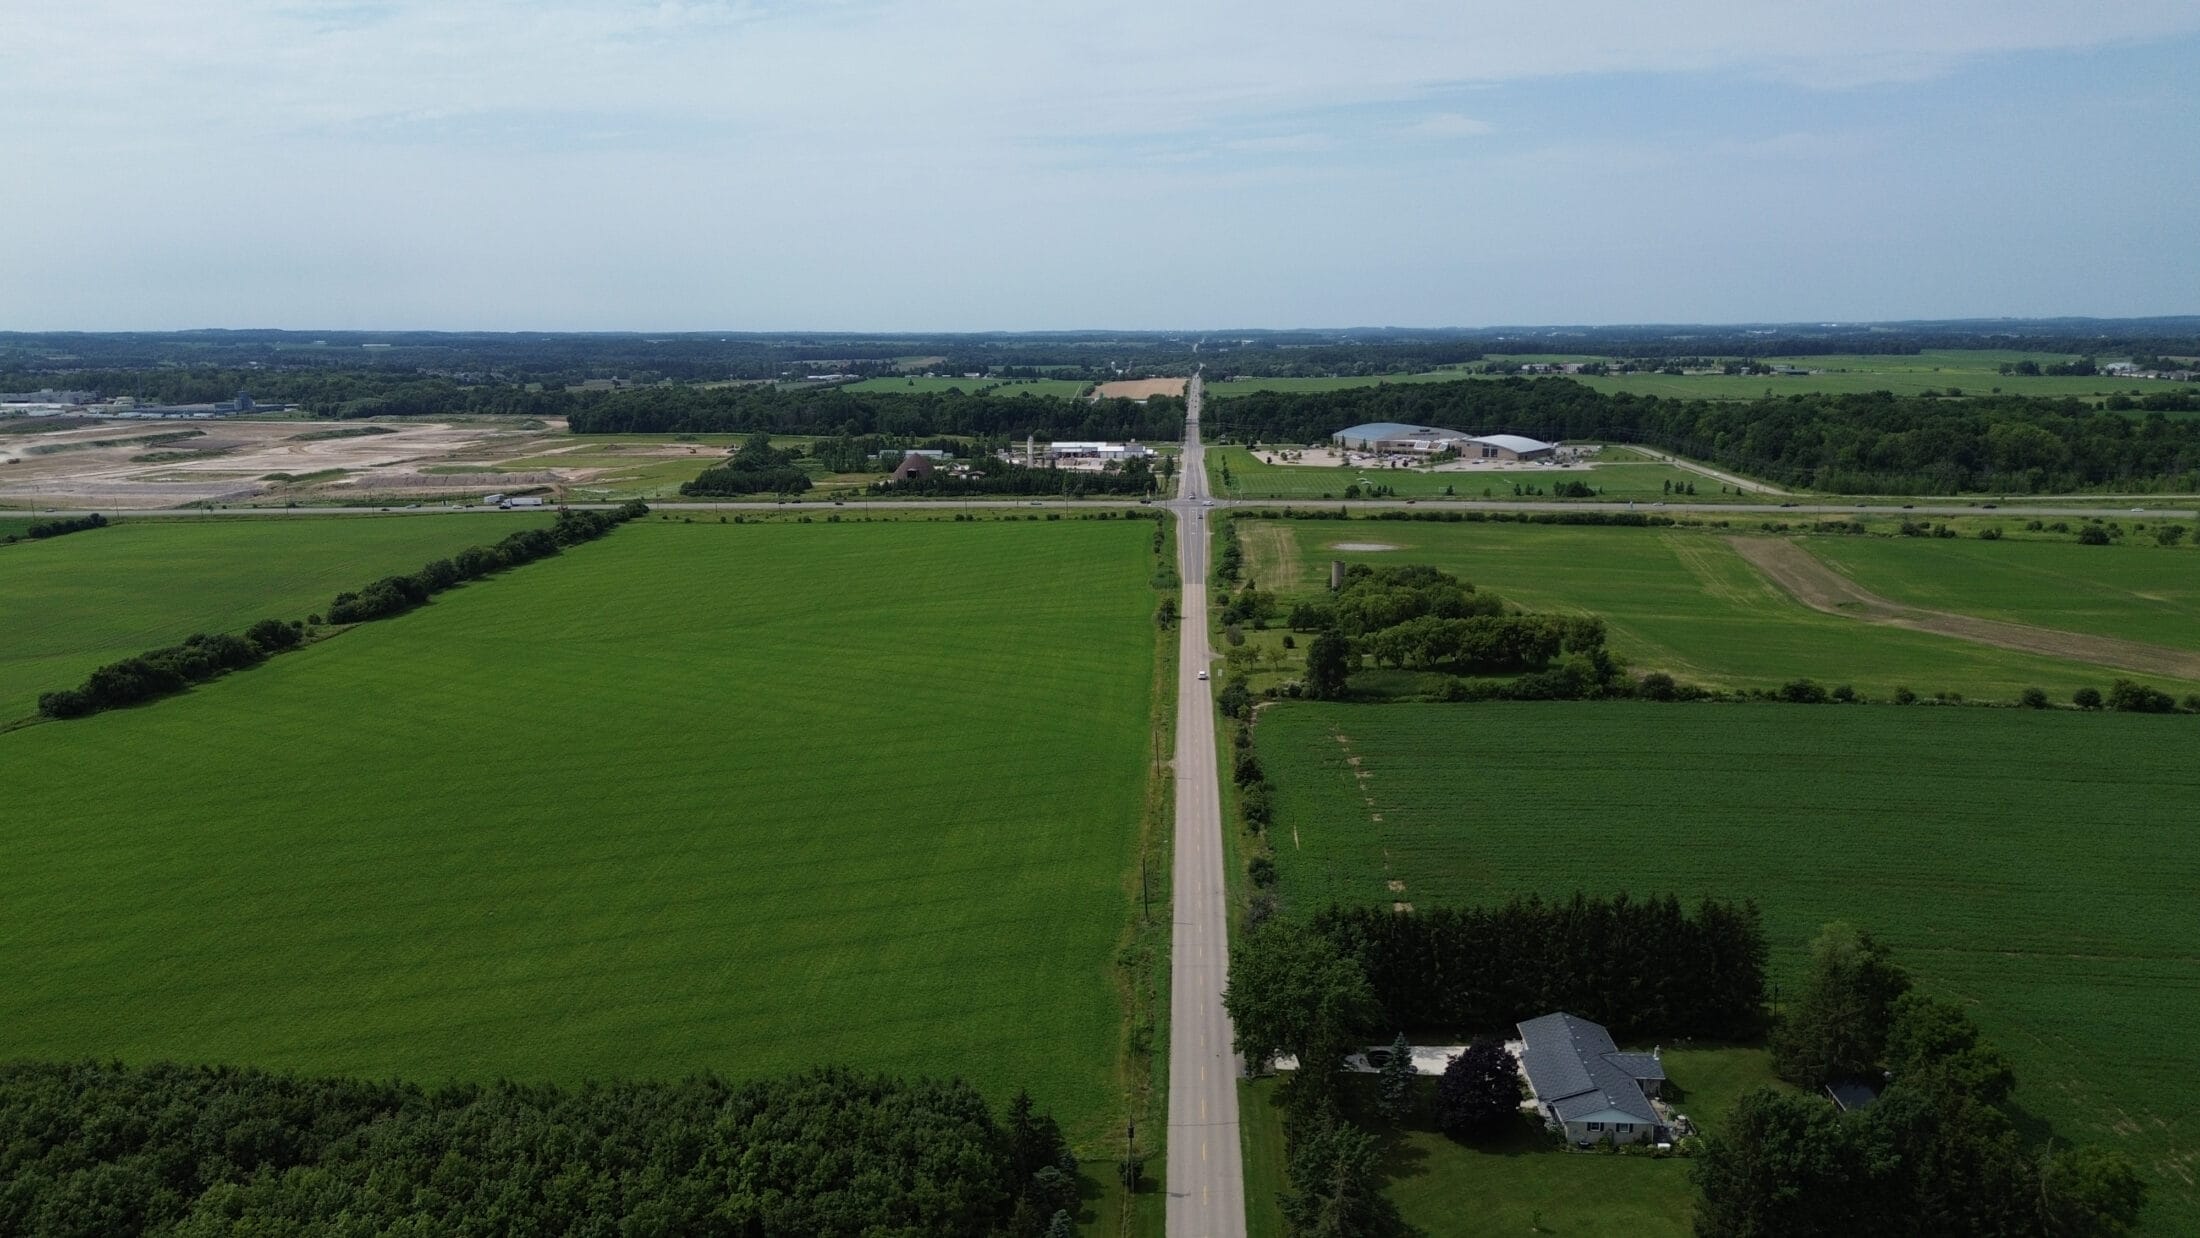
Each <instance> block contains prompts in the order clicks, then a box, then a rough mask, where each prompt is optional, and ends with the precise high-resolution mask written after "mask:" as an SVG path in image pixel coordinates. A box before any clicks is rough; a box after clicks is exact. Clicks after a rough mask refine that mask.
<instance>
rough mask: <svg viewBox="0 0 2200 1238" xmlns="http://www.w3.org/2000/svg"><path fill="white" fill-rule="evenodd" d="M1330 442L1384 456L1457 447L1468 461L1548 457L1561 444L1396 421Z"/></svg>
mask: <svg viewBox="0 0 2200 1238" xmlns="http://www.w3.org/2000/svg"><path fill="white" fill-rule="evenodd" d="M1329 441H1330V442H1332V443H1335V444H1336V445H1337V446H1339V447H1342V448H1345V449H1346V450H1349V451H1370V452H1375V453H1377V454H1381V455H1415V456H1433V455H1436V454H1437V453H1439V452H1443V451H1450V450H1454V449H1456V450H1457V451H1458V452H1459V454H1460V456H1461V457H1463V458H1465V459H1468V460H1490V461H1499V462H1503V461H1514V460H1548V459H1550V458H1551V457H1552V456H1554V455H1556V454H1557V452H1558V444H1556V443H1546V442H1543V441H1542V440H1540V439H1532V438H1527V437H1524V436H1522V435H1518V434H1481V435H1475V434H1468V433H1467V432H1466V431H1464V430H1446V429H1443V428H1442V427H1439V426H1409V425H1406V424H1405V423H1403V422H1397V421H1371V422H1368V423H1367V424H1365V425H1357V426H1352V427H1349V428H1347V429H1343V430H1339V431H1337V432H1336V433H1335V434H1332V435H1330V436H1329Z"/></svg>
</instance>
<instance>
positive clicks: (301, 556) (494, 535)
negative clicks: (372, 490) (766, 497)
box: [0, 512, 550, 725]
mask: <svg viewBox="0 0 2200 1238" xmlns="http://www.w3.org/2000/svg"><path fill="white" fill-rule="evenodd" d="M549 521H550V517H549V516H548V514H546V513H530V512H482V513H478V514H475V513H467V514H462V515H435V516H387V517H381V516H341V517H339V516H286V517H267V518H264V519H236V520H230V519H208V518H199V517H192V518H187V519H164V520H130V521H122V522H119V523H117V524H114V525H112V526H110V527H108V528H104V529H92V530H88V531H86V532H82V533H72V534H69V535H68V536H66V537H56V538H49V539H47V540H45V541H39V542H18V543H16V544H15V545H13V546H0V598H4V599H6V602H5V607H6V611H5V613H6V615H7V622H6V629H7V637H8V639H7V641H6V643H5V644H0V725H5V724H6V723H9V722H13V721H15V720H17V719H19V718H22V717H24V716H26V715H29V714H31V713H34V712H36V710H37V708H38V694H39V693H41V692H46V691H50V690H52V689H55V688H73V687H75V686H76V685H77V684H78V683H79V682H81V681H82V680H83V678H84V676H85V675H86V674H88V673H90V672H91V670H92V668H94V667H96V666H99V665H100V664H102V663H105V662H112V661H114V660H115V659H117V658H123V657H128V656H129V655H131V654H134V653H142V652H144V651H145V650H147V649H153V648H158V647H159V646H162V645H172V644H174V643H176V642H177V641H180V640H182V639H183V638H184V637H187V636H190V635H191V634H193V633H195V632H238V631H242V630H243V629H245V628H247V627H249V626H251V625H252V624H253V623H255V622H257V621H259V620H261V619H271V618H272V619H285V620H287V619H303V618H305V617H306V616H307V615H310V614H313V613H315V612H317V611H320V610H323V609H325V608H327V606H328V603H329V599H331V598H333V597H335V596H336V594H337V593H338V592H340V591H342V590H345V589H356V588H358V587H359V586H361V585H363V584H366V583H367V582H368V581H370V580H375V579H378V578H380V577H383V576H388V575H391V574H392V573H396V572H411V571H415V570H417V569H419V567H420V566H421V565H422V564H424V563H427V562H428V561H429V560H431V559H440V558H443V557H444V556H447V555H450V554H453V553H455V552H457V551H459V550H463V549H465V548H466V547H468V546H473V545H477V544H481V543H486V542H494V541H496V540H497V539H498V538H501V537H503V536H504V535H505V534H507V533H509V532H511V531H513V530H514V529H521V528H532V527H535V526H538V525H544V524H548V523H549Z"/></svg>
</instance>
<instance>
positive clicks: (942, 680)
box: [0, 521, 1156, 1147]
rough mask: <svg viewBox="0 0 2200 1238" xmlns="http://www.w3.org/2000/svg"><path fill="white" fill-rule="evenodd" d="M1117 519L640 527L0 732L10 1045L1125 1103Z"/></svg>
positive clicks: (1136, 716) (2, 1008)
mask: <svg viewBox="0 0 2200 1238" xmlns="http://www.w3.org/2000/svg"><path fill="white" fill-rule="evenodd" d="M1151 537H1152V529H1151V527H1150V526H1149V525H1147V524H1146V523H1144V522H1142V521H1140V522H1130V521H1121V522H1100V521H1093V522H1082V521H1080V522H1032V523H1022V522H1017V523H1006V522H1001V523H977V524H958V523H948V522H944V521H942V522H919V521H907V522H894V523H878V524H867V525H856V524H853V523H850V524H829V523H819V524H815V525H799V524H773V525H753V524H750V525H730V524H724V525H722V524H718V523H715V522H710V523H693V524H690V523H686V522H678V521H676V522H659V521H649V522H646V523H642V524H637V525H632V526H629V527H627V528H625V529H622V530H620V531H618V532H616V533H614V534H612V535H611V536H610V537H608V538H605V539H604V540H602V541H599V542H595V543H591V544H588V545H585V546H581V547H577V548H574V549H572V550H569V551H567V552H566V553H565V554H563V555H561V556H559V557H557V558H555V559H552V560H548V561H545V562H542V563H538V564H533V565H530V566H527V567H524V568H520V569H517V570H514V571H512V572H509V573H506V574H504V575H502V576H499V577H496V578H492V579H490V580H487V581H482V582H477V583H474V584H469V585H466V586H463V587H461V588H459V589H457V590H455V591H453V592H450V593H447V594H444V595H441V596H439V597H437V598H436V599H435V601H433V602H432V603H430V604H429V605H428V606H426V607H424V608H422V609H421V610H419V611H417V612H415V613H413V614H411V615H407V616H405V617H402V618H398V619H392V620H387V621H384V622H379V623H371V624H366V625H362V626H360V627H357V628H354V629H352V630H351V631H349V632H347V633H345V634H343V635H342V636H340V637H338V638H336V639H334V640H329V641H325V642H322V643H320V644H318V645H314V646H312V647H309V648H307V649H306V650H304V651H302V652H299V653H296V654H291V655H287V656H285V657H282V658H278V659H276V660H275V661H273V662H271V663H269V664H267V665H266V666H264V667H261V668H259V669H256V670H252V671H248V672H244V673H240V674H236V675H232V676H230V677H228V678H225V679H223V680H220V681H217V682H216V683H214V684H211V685H208V686H204V687H201V688H199V689H197V690H195V691H193V692H191V693H189V694H187V695H185V696H183V697H181V698H177V699H172V700H168V701H163V702H160V703H157V704H155V705H151V706H147V707H142V708H138V709H132V710H125V711H120V712H116V713H109V714H103V715H100V716H97V717H94V718H91V719H86V720H82V721H78V722H69V723H50V724H45V725H40V726H35V727H31V728H27V729H24V730H19V731H16V732H14V733H11V734H8V735H5V736H0V768H5V769H6V770H7V771H8V783H9V790H8V794H7V802H8V805H9V811H8V812H7V813H6V814H5V816H4V817H0V848H4V849H5V852H6V853H7V855H8V856H9V863H8V864H7V865H5V866H4V867H0V938H4V939H5V940H6V941H7V942H8V944H9V949H8V950H6V951H5V952H4V953H0V1028H5V1029H6V1031H5V1033H4V1035H0V1055H29V1056H40V1057H78V1056H87V1055H90V1056H106V1055H115V1056H119V1057H122V1058H124V1059H128V1060H132V1061H141V1060H147V1059H152V1058H159V1057H175V1058H181V1059H189V1060H204V1061H226V1062H250V1063H256V1064H261V1065H266V1066H272V1067H295V1068H299V1069H304V1070H312V1071H335V1072H344V1073H351V1074H359V1075H366V1076H372V1077H383V1076H387V1075H403V1076H406V1077H409V1078H414V1079H420V1080H424V1081H434V1080H439V1079H453V1078H467V1079H480V1078H489V1077H494V1076H499V1075H509V1076H513V1077H517V1078H522V1079H549V1080H558V1081H564V1082H572V1081H575V1080H580V1079H584V1078H588V1077H597V1076H606V1075H614V1074H617V1075H646V1076H677V1075H680V1074H683V1073H686V1072H690V1071H700V1070H714V1071H719V1072H723V1073H725V1074H728V1075H732V1076H753V1075H762V1074H768V1073H777V1072H781V1071H787V1070H793V1069H796V1068H799V1067H802V1066H805V1065H808V1064H811V1063H817V1062H841V1063H848V1064H852V1065H855V1066H858V1067H862V1068H865V1069H879V1070H888V1071H895V1072H903V1073H920V1072H921V1073H931V1074H936V1075H949V1074H954V1075H961V1076H963V1077H966V1078H969V1079H971V1080H972V1081H974V1082H975V1083H977V1084H978V1085H980V1086H981V1087H982V1088H983V1089H984V1090H985V1091H986V1092H987V1093H988V1095H990V1096H992V1097H993V1098H994V1099H995V1100H996V1101H1003V1100H1006V1099H1007V1097H1008V1095H1009V1094H1010V1093H1012V1092H1013V1091H1014V1090H1015V1089H1016V1088H1018V1087H1019V1086H1026V1087H1029V1089H1030V1090H1031V1092H1032V1094H1033V1095H1034V1096H1035V1097H1036V1098H1037V1100H1038V1101H1039V1103H1040V1104H1041V1105H1042V1106H1043V1107H1047V1108H1050V1109H1052V1110H1053V1111H1054V1112H1055V1113H1056V1114H1058V1115H1059V1116H1060V1117H1061V1118H1062V1119H1063V1120H1064V1123H1065V1125H1066V1126H1067V1127H1068V1128H1069V1129H1070V1130H1071V1131H1072V1133H1073V1136H1074V1137H1075V1138H1076V1139H1077V1140H1078V1141H1079V1142H1080V1143H1081V1144H1083V1145H1084V1146H1087V1147H1092V1146H1095V1145H1096V1144H1097V1143H1098V1141H1099V1140H1101V1139H1102V1137H1104V1136H1105V1135H1106V1134H1108V1133H1110V1132H1113V1131H1117V1130H1119V1129H1120V1128H1119V1127H1118V1126H1117V1125H1116V1118H1117V1115H1118V1113H1119V1110H1120V1106H1121V1103H1122V1097H1123V1095H1124V1092H1125V1088H1126V1081H1125V1079H1124V1076H1123V1071H1124V1064H1123V1063H1124V1057H1123V1053H1124V1045H1125V1043H1126V1029H1125V1025H1124V1016H1123V1009H1122V1006H1121V1001H1120V998H1119V996H1118V988H1117V979H1118V978H1117V976H1116V975H1115V972H1114V968H1113V966H1112V962H1113V956H1114V952H1115V947H1116V943H1117V941H1118V938H1119V936H1120V935H1121V934H1122V933H1123V931H1124V927H1125V925H1126V923H1127V919H1128V917H1129V915H1130V914H1131V913H1132V909H1133V908H1134V907H1135V905H1136V902H1135V895H1136V880H1137V878H1136V873H1137V863H1136V859H1135V854H1134V852H1135V846H1136V843H1135V840H1136V838H1137V836H1138V831H1139V826H1140V820H1141V814H1142V812H1143V810H1144V805H1145V795H1146V788H1145V783H1146V769H1147V753H1148V737H1147V730H1148V725H1149V709H1150V697H1151V694H1152V691H1153V687H1152V685H1153V680H1154V672H1155V646H1156V638H1155V630H1154V627H1153V623H1152V620H1151V617H1150V616H1151V613H1152V609H1153V605H1154V599H1153V593H1152V589H1151V587H1150V585H1149V577H1150V575H1151V574H1152V571H1153V566H1152V564H1153V551H1152V549H1151Z"/></svg>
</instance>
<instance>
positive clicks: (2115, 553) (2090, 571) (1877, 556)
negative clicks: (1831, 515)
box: [1805, 534, 2200, 649]
mask: <svg viewBox="0 0 2200 1238" xmlns="http://www.w3.org/2000/svg"><path fill="white" fill-rule="evenodd" d="M1805 544H1806V545H1807V546H1809V548H1810V549H1811V550H1812V551H1813V552H1814V553H1816V554H1817V555H1818V557H1819V558H1821V559H1824V560H1825V561H1826V562H1828V563H1830V564H1832V565H1833V566H1834V567H1835V568H1837V569H1839V570H1840V571H1841V572H1843V573H1844V574H1846V575H1847V576H1848V577H1849V578H1850V579H1852V580H1854V581H1856V582H1857V583H1858V584H1860V585H1862V586H1863V587H1865V588H1866V589H1869V590H1871V591H1872V592H1874V593H1877V594H1879V595H1880V596H1882V597H1887V598H1892V599H1894V600H1895V601H1898V602H1904V603H1908V604H1909V605H1912V606H1921V607H1928V608H1931V609H1934V610H1952V611H1960V612H1961V613H1963V614H1967V615H1983V616H1985V617H1987V618H1989V619H2004V620H2008V621H2009V622H2012V623H2029V624H2034V625H2036V626H2039V627H2045V628H2060V629H2063V630H2065V631H2070V632H2090V633H2094V634H2096V635H2100V636H2113V637H2118V638H2120V639H2123V640H2135V641H2146V642H2148V643H2151V644H2156V645H2167V646H2171V647H2173V648H2179V649H2193V648H2200V551H2196V550H2195V549H2194V547H2193V546H2192V544H2191V542H2190V539H2189V538H2188V539H2187V544H2185V545H2182V546H2178V547H2175V548H2164V547H2161V546H2158V545H2156V544H2155V543H2154V539H2153V537H2152V536H2151V535H2142V534H2132V535H2129V536H2127V537H2125V538H2124V539H2123V541H2121V542H2119V543H2116V544H2114V545H2109V546H2081V545H2078V544H2077V543H2076V542H2074V541H2071V540H2069V539H2068V538H2062V539H2059V540H2057V541H2052V542H2048V541H2020V540H2017V539H2015V538H2004V539H2002V540H2000V541H1966V540H1962V539H1932V538H1916V537H1899V538H1876V537H1875V538H1861V537H1857V538H1846V537H1844V538H1813V539H1811V540H1810V541H1808V542H1806V543H1805Z"/></svg>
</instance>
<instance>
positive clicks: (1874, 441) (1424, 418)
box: [1207, 378, 2200, 494]
mask: <svg viewBox="0 0 2200 1238" xmlns="http://www.w3.org/2000/svg"><path fill="white" fill-rule="evenodd" d="M2133 403H2135V404H2136V405H2137V406H2138V407H2137V408H2136V409H2135V410H2134V411H2133V412H2103V411H2099V410H2096V409H2094V408H2092V407H2091V406H2089V405H2087V404H2085V403H2083V402H2081V401H2077V400H2067V399H2034V398H2027V397H2022V396H1980V397H1975V398H1971V399H1962V400H1952V399H1941V398H1934V397H1927V396H1895V395H1891V394H1888V393H1884V392H1875V393H1868V394H1862V395H1830V394H1818V395H1797V396H1788V397H1784V398H1779V399H1762V400H1755V401H1746V402H1745V401H1706V400H1661V399H1658V398H1657V397H1655V396H1635V395H1632V394H1630V393H1624V392H1623V393H1620V394H1618V395H1604V394H1602V393H1600V392H1597V391H1594V390H1592V389H1590V388H1588V387H1585V386H1583V385H1581V384H1579V383H1575V382H1570V381H1567V380H1565V379H1520V378H1508V379H1500V380H1495V381H1491V380H1470V381H1462V382H1457V383H1424V384H1393V385H1389V386H1376V387H1358V388H1347V389H1344V390H1340V391H1328V392H1311V393H1282V392H1253V393H1249V394H1247V395H1244V396H1240V397H1237V398H1234V399H1231V400H1229V401H1226V402H1222V403H1220V404H1219V406H1218V407H1217V408H1216V409H1214V410H1212V411H1211V412H1210V413H1209V414H1208V419H1207V420H1208V425H1207V428H1208V430H1209V432H1210V433H1218V434H1227V435H1229V436H1231V437H1233V438H1236V439H1239V440H1249V441H1259V442H1278V443H1313V442H1323V441H1326V440H1327V439H1328V437H1329V435H1330V434H1332V433H1334V432H1335V431H1337V430H1339V429H1342V428H1344V427H1346V426H1350V425H1355V424H1359V423H1361V422H1370V421H1399V422H1405V423H1409V424H1414V425H1428V426H1440V427H1444V428H1447V429H1456V430H1464V431H1467V432H1469V433H1499V432H1506V433H1515V434H1527V435H1532V436H1534V437H1537V438H1544V439H1550V440H1554V441H1556V440H1561V439H1570V440H1608V441H1618V442H1627V443H1643V444H1648V445H1651V446H1654V447H1659V448H1663V449H1665V450H1669V451H1673V452H1677V453H1679V454H1681V455H1685V456H1692V457H1694V458H1696V459H1700V460H1705V461H1709V462H1711V463H1713V464H1718V465H1721V466H1724V467H1727V468H1731V469H1735V470H1737V471H1740V472H1744V473H1748V474H1750V475H1751V476H1754V477H1761V478H1764V479H1766V480H1768V481H1772V482H1776V483H1779V484H1781V485H1786V486H1796V487H1801V488H1805V489H1813V490H1822V491H1828V492H1832V493H1837V494H1912V493H1963V492H1972V493H2012V494H2021V493H2054V492H2062V491H2073V490H2086V489H2097V488H2103V487H2110V486H2114V487H2119V488H2128V489H2131V490H2139V491H2144V490H2151V489H2182V490H2190V489H2200V418H2191V417H2186V418H2173V417H2171V416H2169V415H2168V414H2170V413H2172V412H2185V411H2194V410H2200V391H2191V392H2186V391H2165V392H2160V393H2156V394H2153V395H2149V396H2146V397H2144V398H2142V399H2138V400H2135V401H2133ZM2188 406H2189V407H2188ZM2135 413H2136V414H2137V415H2134V414H2135Z"/></svg>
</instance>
